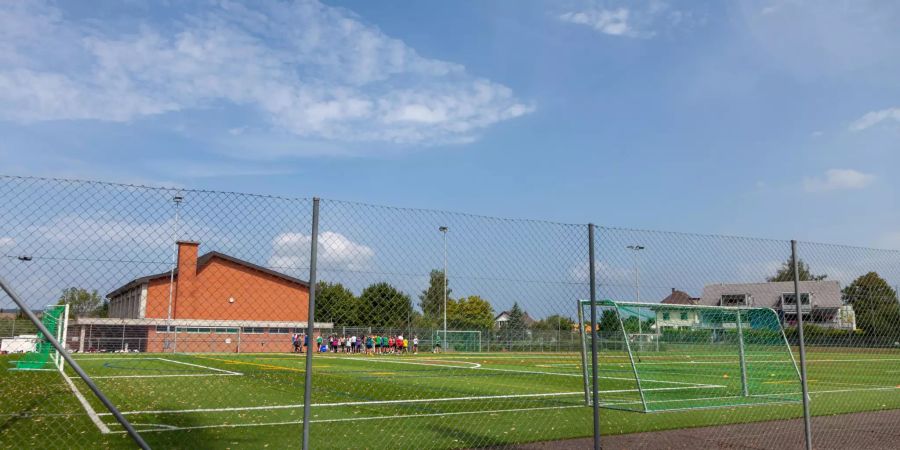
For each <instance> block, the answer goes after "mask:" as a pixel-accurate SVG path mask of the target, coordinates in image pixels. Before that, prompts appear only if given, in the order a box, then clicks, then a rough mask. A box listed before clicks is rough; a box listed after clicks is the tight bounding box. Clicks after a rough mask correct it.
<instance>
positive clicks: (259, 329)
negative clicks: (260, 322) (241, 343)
mask: <svg viewBox="0 0 900 450" xmlns="http://www.w3.org/2000/svg"><path fill="white" fill-rule="evenodd" d="M265 332H266V329H265V328H263V327H243V328H241V333H245V334H263V333H265Z"/></svg>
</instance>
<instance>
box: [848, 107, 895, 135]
mask: <svg viewBox="0 0 900 450" xmlns="http://www.w3.org/2000/svg"><path fill="white" fill-rule="evenodd" d="M886 121H894V122H898V123H900V108H888V109H882V110H881V111H872V112H868V113H866V114H865V115H863V116H862V117H860V118H859V119H856V120H855V121H853V123H851V124H850V131H863V130H865V129H867V128H871V127H873V126H875V125H878V124H879V123H881V122H886Z"/></svg>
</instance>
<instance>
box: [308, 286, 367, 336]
mask: <svg viewBox="0 0 900 450" xmlns="http://www.w3.org/2000/svg"><path fill="white" fill-rule="evenodd" d="M358 309H359V302H358V301H357V299H356V297H355V296H354V295H353V292H350V289H347V288H346V287H344V285H342V284H341V283H327V282H324V281H320V282H318V283H317V284H316V311H315V314H316V317H315V320H316V322H332V323H334V324H340V325H344V326H347V325H349V326H354V325H357V322H358V321H359V319H358V314H357V313H358Z"/></svg>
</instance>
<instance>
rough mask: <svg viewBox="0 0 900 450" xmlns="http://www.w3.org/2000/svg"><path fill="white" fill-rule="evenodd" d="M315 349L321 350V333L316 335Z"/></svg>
mask: <svg viewBox="0 0 900 450" xmlns="http://www.w3.org/2000/svg"><path fill="white" fill-rule="evenodd" d="M316 350H318V351H319V353H321V352H322V335H321V334H320V335H319V336H318V337H316Z"/></svg>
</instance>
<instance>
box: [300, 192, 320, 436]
mask: <svg viewBox="0 0 900 450" xmlns="http://www.w3.org/2000/svg"><path fill="white" fill-rule="evenodd" d="M318 247H319V198H318V197H316V198H313V210H312V236H310V249H309V314H308V315H307V318H306V335H307V336H308V339H309V343H310V344H312V343H314V342H315V341H316V338H315V331H316V330H315V319H316V257H317V250H318ZM310 347H311V345H310ZM313 353H315V352H314V351H312V350H311V349H310V350H308V351H307V352H306V380H305V382H304V384H303V450H309V420H310V416H311V414H310V404H311V403H312V356H313Z"/></svg>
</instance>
